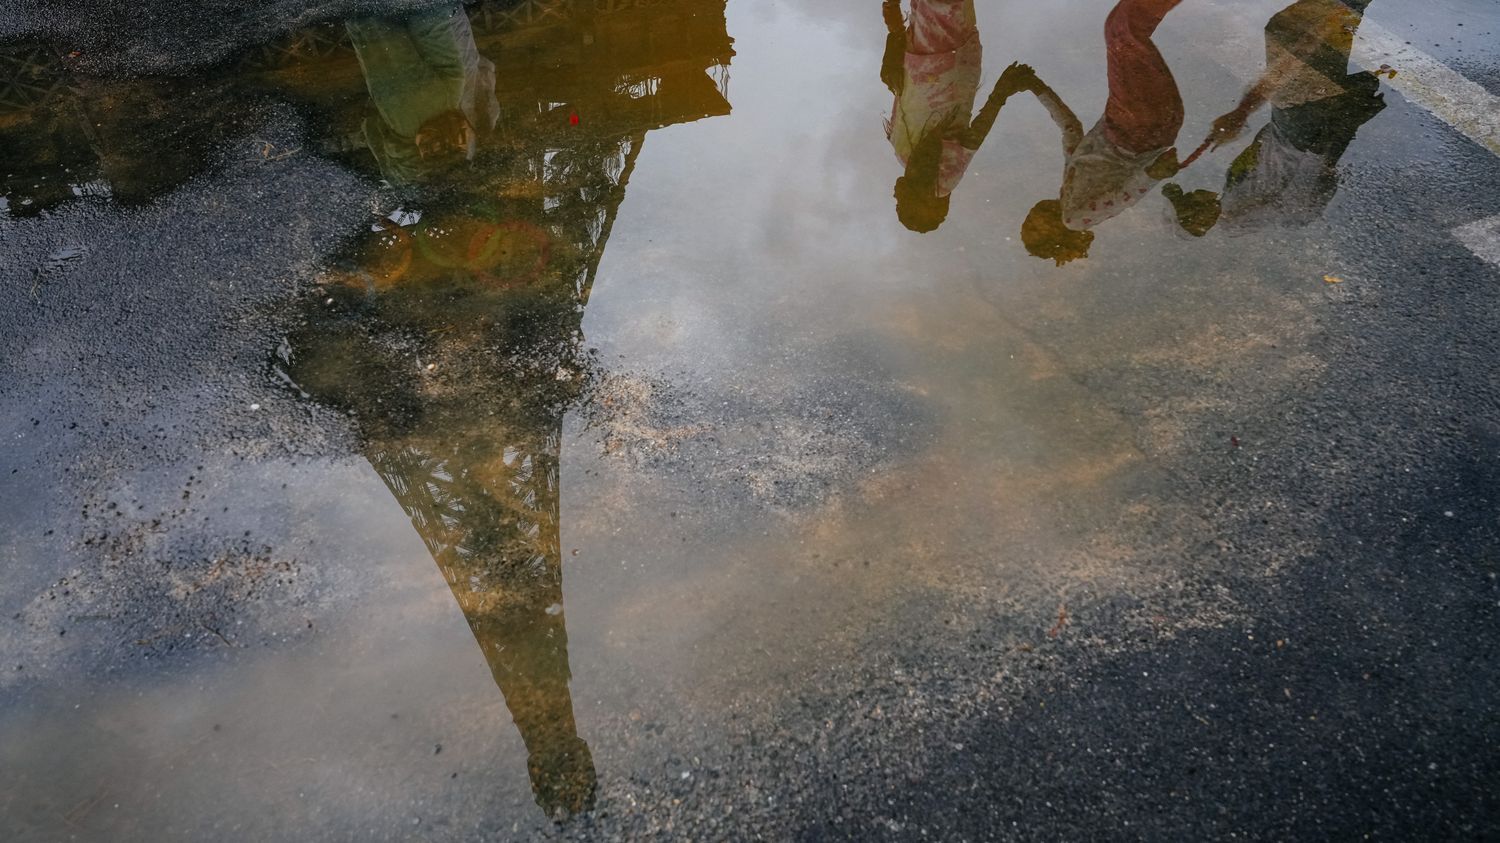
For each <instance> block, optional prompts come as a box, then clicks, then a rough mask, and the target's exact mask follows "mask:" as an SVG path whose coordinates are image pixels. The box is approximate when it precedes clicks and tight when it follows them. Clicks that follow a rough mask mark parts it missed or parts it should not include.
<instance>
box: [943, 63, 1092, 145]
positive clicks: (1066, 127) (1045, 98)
mask: <svg viewBox="0 0 1500 843" xmlns="http://www.w3.org/2000/svg"><path fill="white" fill-rule="evenodd" d="M1028 90H1029V91H1031V92H1032V93H1034V94H1036V98H1037V99H1038V100H1039V101H1041V103H1042V106H1043V107H1044V108H1046V109H1047V113H1048V114H1049V115H1051V116H1052V120H1053V122H1055V123H1057V127H1058V128H1059V129H1061V130H1062V142H1063V151H1064V152H1072V151H1073V147H1075V146H1077V145H1078V142H1079V141H1081V140H1083V124H1082V123H1080V122H1078V117H1077V116H1076V115H1074V114H1073V111H1072V109H1070V108H1068V106H1067V105H1065V104H1064V103H1063V101H1062V99H1061V98H1060V97H1058V96H1057V92H1055V91H1053V90H1052V89H1051V88H1050V87H1048V86H1047V84H1046V83H1045V82H1043V81H1042V80H1040V79H1038V78H1037V77H1036V72H1035V71H1033V70H1032V69H1031V68H1030V67H1029V66H1027V65H1024V64H1013V65H1011V66H1010V67H1007V68H1006V69H1005V72H1004V73H1002V74H1000V78H999V79H998V80H996V82H995V87H994V90H992V91H990V96H989V98H988V99H986V100H985V101H984V105H983V106H980V108H979V113H978V114H977V115H975V116H974V121H973V122H972V123H970V124H969V130H968V132H967V133H965V136H964V140H963V144H964V146H965V147H967V148H969V149H978V148H979V147H980V145H981V144H983V143H984V139H985V138H986V137H988V136H989V134H990V130H991V129H993V128H994V127H995V120H996V118H998V117H999V116H1000V109H1001V108H1003V107H1004V106H1005V102H1006V100H1009V99H1010V98H1011V96H1012V95H1013V94H1017V93H1020V92H1021V91H1028Z"/></svg>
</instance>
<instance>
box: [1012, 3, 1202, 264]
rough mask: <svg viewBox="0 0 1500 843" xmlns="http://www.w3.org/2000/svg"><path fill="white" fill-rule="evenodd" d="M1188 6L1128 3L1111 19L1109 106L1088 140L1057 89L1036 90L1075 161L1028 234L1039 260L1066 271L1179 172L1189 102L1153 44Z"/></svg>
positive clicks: (1029, 223) (1107, 35)
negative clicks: (1099, 235)
mask: <svg viewBox="0 0 1500 843" xmlns="http://www.w3.org/2000/svg"><path fill="white" fill-rule="evenodd" d="M1181 2H1182V0H1120V2H1119V3H1117V4H1116V5H1115V7H1114V9H1113V10H1111V11H1110V13H1109V18H1108V19H1107V20H1106V22H1105V25H1104V42H1105V49H1106V51H1107V60H1108V67H1109V99H1108V101H1107V102H1106V104H1105V107H1104V114H1103V116H1101V117H1100V118H1099V121H1098V122H1097V123H1096V124H1094V127H1093V128H1092V129H1090V130H1089V131H1088V132H1087V133H1086V134H1085V133H1083V132H1082V131H1081V129H1082V126H1081V124H1080V123H1079V121H1078V118H1077V117H1076V116H1074V114H1073V112H1072V111H1071V110H1069V109H1068V107H1067V106H1066V105H1064V104H1063V103H1062V102H1061V100H1059V99H1058V97H1057V95H1056V93H1054V92H1053V91H1052V89H1051V88H1048V87H1047V86H1046V85H1044V84H1042V83H1041V82H1040V81H1035V82H1033V83H1032V84H1031V85H1030V89H1031V90H1032V91H1033V92H1035V93H1036V95H1037V98H1038V99H1040V100H1041V101H1042V104H1043V105H1044V106H1046V108H1047V110H1048V112H1049V113H1051V114H1052V117H1053V120H1054V121H1056V122H1057V124H1058V127H1059V128H1060V129H1061V130H1062V132H1063V149H1064V151H1065V153H1066V156H1067V162H1066V164H1065V169H1064V173H1063V184H1062V189H1061V191H1060V192H1059V196H1058V199H1056V200H1047V201H1043V202H1040V203H1038V204H1037V205H1036V207H1034V208H1032V210H1031V213H1030V215H1028V217H1027V219H1026V222H1025V223H1024V224H1023V226H1022V230H1021V237H1022V240H1023V242H1025V244H1026V247H1027V249H1028V250H1029V251H1031V253H1032V254H1034V255H1037V256H1038V257H1045V258H1051V259H1054V260H1056V261H1057V262H1058V263H1059V264H1062V263H1066V262H1067V261H1069V260H1073V259H1074V258H1079V257H1084V256H1085V255H1086V254H1087V253H1088V246H1089V243H1091V242H1092V240H1093V235H1092V233H1091V232H1090V231H1089V229H1091V228H1093V227H1094V226H1096V225H1098V224H1099V223H1101V222H1103V221H1105V220H1107V219H1110V218H1112V217H1115V216H1117V215H1119V214H1120V213H1121V212H1122V211H1124V210H1125V209H1126V208H1129V207H1131V206H1133V205H1134V204H1135V203H1136V202H1138V201H1140V198H1141V197H1142V196H1145V195H1146V194H1147V193H1148V192H1150V190H1151V187H1152V186H1153V185H1154V184H1155V183H1156V182H1158V181H1160V180H1161V179H1164V178H1167V177H1168V176H1170V175H1172V174H1173V173H1175V172H1176V171H1177V169H1178V166H1177V152H1176V149H1175V148H1174V147H1173V144H1175V143H1176V142H1177V133H1178V132H1179V131H1180V130H1181V129H1182V121H1183V107H1182V96H1181V94H1179V93H1178V90H1177V81H1176V79H1174V78H1173V77H1172V71H1171V69H1170V68H1168V67H1167V62H1166V60H1165V59H1164V58H1162V55H1161V51H1159V50H1158V49H1157V48H1156V44H1155V43H1153V42H1152V37H1153V35H1154V34H1155V32H1156V28H1157V27H1158V26H1159V25H1160V24H1161V22H1162V19H1163V18H1165V17H1166V15H1167V13H1168V12H1170V11H1172V9H1174V8H1176V7H1177V5H1178V4H1179V3H1181Z"/></svg>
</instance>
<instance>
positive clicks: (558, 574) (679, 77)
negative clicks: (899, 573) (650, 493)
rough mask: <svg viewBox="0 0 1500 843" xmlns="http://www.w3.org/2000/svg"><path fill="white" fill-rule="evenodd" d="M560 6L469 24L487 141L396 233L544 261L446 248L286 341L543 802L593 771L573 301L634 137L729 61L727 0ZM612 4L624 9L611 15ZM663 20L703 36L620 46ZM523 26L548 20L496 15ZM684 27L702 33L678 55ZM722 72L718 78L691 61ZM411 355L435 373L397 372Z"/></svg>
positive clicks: (561, 800) (584, 286)
mask: <svg viewBox="0 0 1500 843" xmlns="http://www.w3.org/2000/svg"><path fill="white" fill-rule="evenodd" d="M574 5H575V4H574V3H570V2H556V3H533V4H531V6H532V7H533V8H532V9H531V10H530V11H528V12H526V13H525V15H526V16H523V15H522V14H521V12H519V11H517V12H515V13H513V14H511V15H510V16H508V17H504V18H501V19H498V22H496V21H483V20H477V21H476V25H475V26H474V29H475V39H476V41H483V42H484V46H485V49H487V50H495V51H496V52H492V53H491V55H492V56H494V60H495V61H496V62H497V64H499V63H500V59H501V58H506V60H507V62H508V63H509V66H510V68H511V71H512V72H507V71H506V70H503V69H502V70H501V71H500V72H499V73H498V74H497V79H498V80H499V83H500V84H497V89H498V90H497V95H498V99H499V100H500V102H501V107H502V110H503V113H504V115H505V117H504V120H503V122H502V126H501V128H500V130H499V132H498V134H497V136H496V137H494V138H492V139H490V141H491V143H493V144H494V145H495V146H496V147H497V149H494V150H488V151H483V152H481V154H480V155H479V157H477V158H476V160H475V165H474V167H473V171H472V172H471V173H469V174H468V176H467V178H466V182H465V184H464V185H463V186H462V188H461V189H459V190H456V191H452V190H450V191H449V192H447V193H445V194H443V195H436V194H434V195H433V196H430V197H418V198H417V199H416V200H414V201H416V202H418V203H421V202H427V203H429V204H428V205H425V206H423V207H421V208H420V210H422V211H423V214H422V216H421V219H420V220H415V219H406V220H405V221H406V223H407V224H406V226H405V227H404V228H402V229H401V231H402V232H405V233H404V234H402V235H401V236H402V237H405V238H407V239H408V242H418V241H420V240H421V239H422V238H423V237H424V236H428V237H431V236H432V235H431V233H430V232H431V231H432V230H433V229H434V228H435V229H446V230H465V231H467V230H468V229H467V228H465V226H479V225H480V224H481V222H482V223H483V224H488V225H490V226H492V227H500V228H504V227H506V226H510V227H512V229H518V228H524V230H527V231H532V232H541V233H542V236H545V237H546V238H548V241H549V247H548V251H547V254H548V257H547V260H546V262H545V266H544V267H543V268H542V269H541V270H540V272H539V274H537V275H536V276H535V277H531V278H528V279H527V280H526V281H524V282H519V283H517V284H515V285H513V286H507V285H506V284H504V283H500V284H499V285H498V286H495V285H490V286H487V285H486V284H487V282H485V281H476V278H478V277H479V276H477V275H472V274H469V273H467V271H466V270H463V269H457V270H455V269H451V268H444V267H445V266H448V265H447V264H442V265H439V266H438V267H437V268H436V269H434V268H433V267H427V268H426V269H424V270H420V271H419V270H412V271H410V273H409V274H407V275H404V276H402V280H400V281H398V282H395V283H393V284H392V285H390V286H387V287H386V288H384V289H382V290H381V291H380V292H369V291H366V290H365V289H363V288H359V289H341V290H338V291H336V294H337V295H338V296H341V297H343V298H344V299H345V303H346V304H347V305H348V306H347V307H344V306H339V307H333V308H329V307H326V306H324V304H323V302H322V301H321V300H320V301H319V302H318V304H317V305H315V306H314V307H313V308H311V309H310V310H309V325H308V326H307V329H306V330H305V331H304V332H303V335H302V336H301V337H299V338H294V340H293V343H292V345H293V348H294V349H295V350H296V356H297V365H296V368H297V369H298V371H296V372H294V375H295V378H296V380H297V381H298V382H299V383H300V384H301V385H302V386H303V387H304V388H306V389H307V390H308V391H309V393H311V394H312V395H314V396H315V397H316V398H318V399H319V400H323V401H326V402H328V403H332V404H337V405H342V406H345V407H347V408H349V409H351V410H353V411H354V413H355V415H356V417H357V418H358V419H359V420H360V422H361V426H362V428H363V430H364V432H365V435H366V442H367V444H366V446H365V454H366V456H367V457H368V458H369V460H370V463H371V465H372V466H374V468H375V470H376V472H377V473H378V474H379V475H380V476H381V478H382V479H383V480H384V481H385V483H386V485H387V486H388V487H389V488H390V489H391V492H392V494H393V495H394V496H395V497H396V499H397V501H398V502H399V503H400V505H401V507H402V509H403V510H404V511H405V512H406V514H407V517H409V518H410V519H411V521H412V524H413V526H414V527H415V528H416V530H417V532H418V534H419V535H420V536H421V538H422V540H423V542H424V543H425V544H426V546H427V549H428V551H429V553H431V555H432V558H433V560H434V561H435V562H436V563H437V565H438V567H439V569H440V570H441V571H442V574H443V577H444V579H445V580H446V581H447V583H448V586H449V588H450V590H451V591H452V592H453V595H454V597H455V599H456V600H457V601H458V604H459V607H460V608H461V609H462V611H463V614H464V617H465V619H466V620H467V622H468V624H469V628H470V630H471V631H472V632H473V634H474V637H475V640H476V641H477V642H478V644H479V647H480V650H481V652H482V653H483V655H484V657H485V660H486V662H487V663H488V664H489V667H490V671H491V673H492V674H493V676H494V679H495V682H496V683H497V684H498V685H499V687H500V689H501V692H502V693H503V694H504V696H505V701H506V705H507V707H508V708H509V709H510V712H511V715H512V717H513V718H514V720H515V723H516V726H517V728H518V729H519V731H520V733H521V738H522V740H523V742H524V743H525V744H526V747H527V752H528V756H529V760H528V772H529V774H530V777H531V783H532V788H533V790H534V792H535V795H536V800H537V804H538V805H540V806H541V807H542V808H543V809H544V810H545V811H547V812H548V813H549V814H557V813H565V814H571V813H576V812H578V811H581V810H586V809H587V807H588V806H589V805H590V804H591V802H592V798H593V792H594V788H595V775H596V774H595V771H594V768H593V761H592V758H591V755H590V753H589V749H588V746H587V745H586V744H585V743H584V741H583V740H582V739H581V738H580V737H579V736H578V730H577V725H576V722H575V719H574V713H573V704H572V697H571V692H570V689H569V681H570V671H569V665H568V651H567V631H566V627H565V625H564V615H563V593H562V553H561V546H560V541H561V539H560V523H559V521H560V489H559V476H558V474H559V463H560V446H561V432H562V422H563V416H564V413H565V411H566V408H567V405H568V403H569V402H570V401H571V400H572V399H573V398H574V397H575V396H576V394H577V392H578V388H579V383H578V382H579V381H580V380H581V379H583V378H585V377H587V375H586V369H587V368H588V361H587V355H586V354H585V353H584V351H583V347H582V345H583V337H582V331H581V323H582V315H583V307H584V305H586V304H587V302H588V298H589V294H590V291H591V288H592V285H593V281H594V278H595V275H596V273H597V271H598V267H599V263H600V259H601V258H602V256H603V252H604V248H605V245H606V243H607V242H608V239H609V236H610V230H611V228H612V226H613V223H614V220H615V218H616V215H617V214H618V212H619V207H620V205H621V203H622V201H623V200H624V196H625V190H626V188H627V186H628V184H629V180H630V177H631V174H632V171H633V169H634V166H635V162H636V159H637V156H638V155H639V154H640V150H641V145H642V143H643V142H644V139H645V136H646V134H647V132H648V131H649V130H651V129H654V128H657V127H659V126H663V125H668V124H671V123H678V122H687V121H690V120H695V119H698V118H700V117H702V116H705V115H709V114H721V113H727V111H728V107H729V106H728V102H727V100H726V99H725V98H724V94H723V90H724V89H723V85H724V83H725V80H726V79H727V76H726V74H724V73H723V71H722V66H723V64H722V63H727V61H728V57H729V56H730V55H732V51H731V50H729V47H728V44H729V40H728V36H727V35H726V34H724V18H723V9H724V2H723V0H703V2H692V0H668V2H661V3H656V4H618V3H617V4H613V5H616V6H624V5H629V8H627V9H625V10H624V11H620V10H618V9H616V10H613V11H609V12H604V11H601V12H597V13H596V12H588V13H580V12H578V11H577V10H576V9H574V8H573V7H574ZM600 5H601V6H609V5H610V4H604V3H601V4H600ZM638 5H639V6H640V7H639V8H638V7H637V6H638ZM485 8H486V6H481V7H479V10H478V11H479V12H480V13H482V12H483V11H484V10H485ZM516 8H519V7H516ZM547 9H552V10H553V12H555V13H545V12H546V11H547ZM654 10H660V11H654ZM689 10H697V14H696V15H694V14H688V13H687V12H688V11H689ZM563 11H566V12H567V13H568V14H567V15H566V16H564V15H562V12H563ZM606 14H613V15H628V16H630V21H631V23H630V25H629V26H626V27H623V28H621V27H620V26H619V25H618V22H619V21H621V20H622V18H619V17H616V18H614V21H616V23H612V24H608V25H606V24H605V23H601V18H603V17H605V16H606ZM658 14H659V15H661V18H660V20H657V19H656V18H654V17H653V15H658ZM528 16H529V17H528ZM677 18H682V19H690V20H691V26H692V27H694V28H695V29H696V30H698V31H700V32H706V33H709V34H710V35H712V33H714V32H717V35H716V36H713V37H709V36H701V37H698V36H695V37H694V38H689V39H687V41H686V42H679V41H667V42H664V43H663V45H662V46H661V48H660V49H659V50H657V49H654V48H652V47H651V46H650V44H649V43H642V44H634V43H631V39H632V37H640V38H645V39H646V40H647V41H649V40H650V39H649V38H648V37H647V34H648V33H651V32H654V31H660V29H659V28H658V27H657V26H656V25H655V24H654V23H653V21H656V22H657V23H660V24H661V28H662V29H665V30H667V31H670V30H671V27H672V23H671V22H672V21H673V20H675V19H677ZM518 21H529V22H532V23H533V24H534V23H535V22H536V21H541V22H544V23H546V24H547V27H546V28H545V31H541V29H542V28H540V27H536V26H535V25H532V30H531V31H530V32H517V31H515V30H508V29H506V27H507V26H513V27H514V26H521V24H518V23H517V22H518ZM481 24H483V25H482V26H481ZM581 33H587V35H586V36H585V35H584V34H581ZM632 33H634V35H632ZM485 39H488V40H487V41H486V40H485ZM698 42H702V43H706V44H710V45H714V48H713V49H711V50H709V51H708V52H707V53H704V54H700V55H698V56H697V57H696V58H695V57H693V54H692V53H691V52H684V43H687V44H688V45H689V46H691V44H692V43H698ZM523 44H529V45H530V46H526V47H523V46H522V45H523ZM507 45H508V46H507ZM549 45H550V46H549ZM544 47H545V49H544ZM594 50H597V51H598V53H597V55H595V53H593V52H592V51H594ZM517 56H524V58H518V57H517ZM662 56H665V58H664V59H662V60H660V61H658V58H659V57H662ZM596 59H597V60H596ZM503 66H504V65H503ZM715 67H718V68H720V70H719V71H718V76H717V81H715V79H716V77H714V76H712V75H710V74H709V73H707V72H705V71H706V70H707V69H710V68H715ZM549 69H550V70H549ZM523 70H524V71H526V72H523ZM278 72H279V71H278ZM694 75H696V76H697V77H699V78H701V79H702V80H703V84H698V83H694V82H691V81H689V80H690V79H691V78H692V77H693V76H694ZM303 78H308V79H311V78H313V77H303ZM323 78H324V79H327V78H332V77H331V76H328V77H323ZM573 115H578V116H579V117H580V119H579V120H578V121H577V122H575V121H573V120H572V119H570V118H571V117H572V116H573ZM486 214H488V215H489V216H488V217H486V216H485V215H486ZM497 215H498V218H497ZM413 216H415V215H413ZM434 221H436V222H434ZM424 226H427V228H425V229H424V228H423V227H424ZM476 230H477V229H476ZM424 232H426V234H424ZM391 233H392V232H391V228H390V227H387V228H385V229H384V230H383V232H380V233H372V234H371V238H372V239H374V240H382V238H385V237H386V236H387V235H388V234H391ZM396 239H397V240H399V239H401V238H400V237H397V238H396ZM363 248H364V246H356V247H355V249H354V252H353V255H354V256H355V257H354V259H353V260H352V263H353V264H354V266H352V267H350V269H352V270H354V271H355V274H356V275H357V274H358V270H359V269H360V265H359V262H360V261H361V260H364V259H366V258H367V256H368V255H369V254H371V252H368V251H362V249H363ZM411 260H412V261H415V262H418V263H420V262H421V261H423V260H426V258H424V257H423V256H421V255H420V254H417V255H414V256H413V257H412V258H411ZM502 276H503V273H502ZM495 280H497V281H499V282H504V281H506V279H505V278H504V277H500V278H497V279H495ZM413 358H415V360H420V361H424V362H427V361H431V362H432V363H433V364H434V365H435V366H436V371H438V372H441V373H444V375H443V376H442V377H441V378H437V377H436V376H435V377H434V378H426V377H421V376H418V377H413V376H411V375H410V373H411V372H412V371H413V369H414V368H415V366H414V365H413V363H414V360H413ZM439 381H440V382H439Z"/></svg>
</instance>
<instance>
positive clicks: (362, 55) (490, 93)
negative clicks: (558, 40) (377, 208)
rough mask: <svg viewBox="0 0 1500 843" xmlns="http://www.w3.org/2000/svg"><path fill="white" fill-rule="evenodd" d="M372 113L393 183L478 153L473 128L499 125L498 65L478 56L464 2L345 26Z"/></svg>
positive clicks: (371, 126) (368, 124)
mask: <svg viewBox="0 0 1500 843" xmlns="http://www.w3.org/2000/svg"><path fill="white" fill-rule="evenodd" d="M345 28H346V29H347V30H348V31H349V38H350V40H351V41H352V42H353V43H354V51H355V53H356V54H357V55H358V56H359V64H360V68H361V69H362V70H363V71H364V75H365V84H366V86H367V87H368V88H369V91H370V99H371V100H372V102H373V105H374V110H375V114H374V115H372V118H371V119H367V120H366V121H365V127H364V129H365V134H366V143H367V144H368V145H369V148H370V151H371V152H372V153H374V155H375V158H376V159H377V161H379V163H380V169H381V172H382V173H383V174H384V175H385V176H386V177H387V178H388V179H390V180H391V181H394V182H404V181H412V180H414V179H416V178H417V177H418V176H419V175H420V174H422V173H423V172H424V171H428V170H432V169H434V168H435V167H439V166H440V165H441V164H442V163H444V162H445V161H449V160H452V159H462V160H466V159H469V158H472V157H473V155H474V142H475V138H474V133H475V132H476V131H488V130H489V129H491V128H493V127H494V125H495V121H496V118H497V116H498V113H499V106H498V105H497V103H496V101H495V65H494V64H493V63H492V62H490V60H489V59H487V58H485V57H483V56H481V55H480V54H479V50H478V48H476V47H475V46H474V33H473V31H472V30H471V29H470V26H469V17H468V14H467V13H465V12H464V9H463V7H462V6H461V5H459V4H457V3H454V4H452V5H451V6H446V7H438V8H436V9H431V10H429V11H426V12H422V13H418V14H415V15H412V16H410V17H408V18H405V19H402V20H386V19H382V18H357V19H354V20H350V21H348V22H347V23H346V24H345Z"/></svg>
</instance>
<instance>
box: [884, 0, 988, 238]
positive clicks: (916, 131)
mask: <svg viewBox="0 0 1500 843" xmlns="http://www.w3.org/2000/svg"><path fill="white" fill-rule="evenodd" d="M884 11H885V17H886V24H887V26H888V27H889V29H890V35H889V37H888V38H887V40H886V54H885V60H884V61H883V62H882V66H881V78H882V79H883V80H884V81H885V83H886V85H887V86H889V87H890V89H891V92H892V93H893V94H894V95H895V98H896V99H895V103H894V104H893V105H892V106H891V118H890V120H889V121H888V122H887V123H886V137H887V138H889V139H890V142H891V147H892V148H893V149H894V150H895V152H896V157H897V158H898V159H899V160H900V161H901V164H902V166H904V167H905V168H906V171H905V173H904V174H903V175H902V176H901V178H900V179H899V180H897V182H896V213H897V215H898V216H899V217H900V218H901V221H902V223H903V224H904V225H906V227H907V228H910V229H912V230H913V231H931V230H933V229H935V228H937V227H938V226H939V225H942V223H943V220H944V219H946V218H947V216H948V201H949V196H950V195H951V194H952V193H953V190H954V188H956V187H958V183H959V181H960V180H962V179H963V177H964V172H965V171H966V170H967V169H968V167H969V162H970V161H972V160H973V158H974V152H975V150H976V149H977V148H978V144H974V145H972V146H970V145H968V144H966V140H967V138H966V137H965V135H966V133H967V130H968V128H969V118H970V114H971V113H972V112H973V109H974V97H975V95H977V94H978V93H979V75H980V59H981V58H982V55H983V52H982V49H981V47H980V43H979V28H978V25H977V23H976V21H975V17H974V0H912V3H911V16H910V18H909V19H906V20H903V19H902V17H901V7H900V3H899V2H898V0H886V3H885V6H884Z"/></svg>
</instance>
